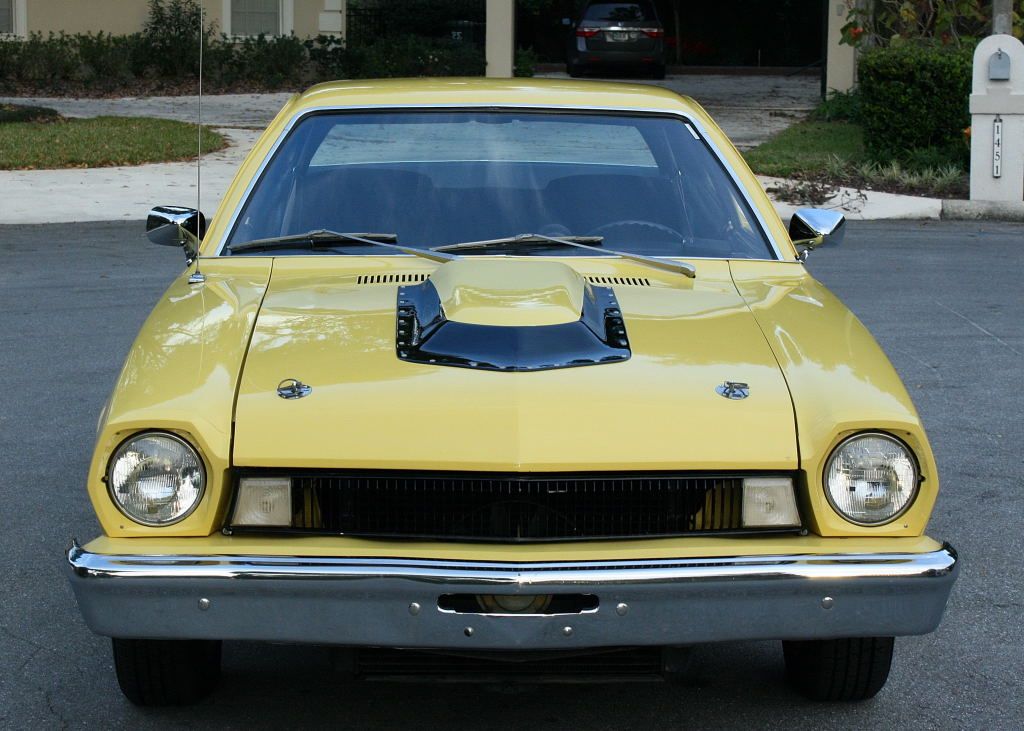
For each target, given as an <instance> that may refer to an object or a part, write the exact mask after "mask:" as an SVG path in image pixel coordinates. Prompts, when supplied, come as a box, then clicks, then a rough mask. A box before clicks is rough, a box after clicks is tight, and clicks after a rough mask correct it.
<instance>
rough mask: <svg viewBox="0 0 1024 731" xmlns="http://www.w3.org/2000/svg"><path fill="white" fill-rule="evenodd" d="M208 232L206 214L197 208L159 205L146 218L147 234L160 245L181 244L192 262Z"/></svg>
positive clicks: (186, 256)
mask: <svg viewBox="0 0 1024 731" xmlns="http://www.w3.org/2000/svg"><path fill="white" fill-rule="evenodd" d="M205 234H206V216H204V215H203V214H202V213H201V212H200V211H197V210H196V209H195V208H185V207H184V206H157V207H156V208H154V209H153V210H151V211H150V212H149V216H148V217H147V218H146V236H147V238H149V240H150V241H152V242H153V243H154V244H159V245H160V246H181V247H183V248H184V249H185V258H186V259H188V263H190V264H191V263H192V262H193V261H194V260H195V258H196V256H197V255H198V253H199V244H200V242H202V240H203V236H204V235H205Z"/></svg>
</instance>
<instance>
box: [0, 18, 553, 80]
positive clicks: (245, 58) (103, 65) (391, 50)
mask: <svg viewBox="0 0 1024 731" xmlns="http://www.w3.org/2000/svg"><path fill="white" fill-rule="evenodd" d="M195 40H197V39H194V42H195ZM195 45H196V53H194V54H178V55H175V54H173V53H172V54H168V53H167V52H166V51H165V50H162V49H165V48H166V45H164V44H160V43H158V44H154V43H152V39H150V38H148V37H147V36H146V34H144V33H135V34H132V35H124V36H114V35H109V34H106V33H97V34H77V35H65V34H59V35H57V34H50V35H48V36H43V35H39V34H35V35H32V36H30V37H29V38H27V39H25V40H0V90H3V89H4V88H6V89H8V90H10V89H15V88H20V89H22V90H24V89H26V88H27V89H29V90H31V91H34V92H48V91H50V92H64V91H68V90H81V91H96V92H110V91H114V90H118V89H120V90H132V89H134V88H139V87H145V88H147V89H154V88H155V89H159V88H180V87H181V86H182V85H183V84H187V83H192V82H194V81H195V79H196V78H197V74H198V68H199V63H198V43H195ZM535 63H536V57H535V56H534V54H533V53H532V52H531V51H519V52H518V53H517V55H516V75H517V76H532V75H533V67H534V64H535ZM484 69H485V61H484V52H483V49H481V48H479V47H478V46H476V45H474V44H472V43H457V42H453V41H450V40H447V39H444V38H426V37H423V36H414V35H404V36H389V37H386V38H379V39H376V40H374V41H372V42H367V43H361V44H349V45H344V44H342V43H340V42H339V41H338V39H337V38H334V37H331V36H318V37H316V38H311V39H308V40H305V41H303V40H300V39H298V38H296V37H294V36H283V37H264V36H259V37H257V38H245V39H233V38H227V37H224V36H221V37H210V38H209V39H207V42H206V45H205V46H204V57H203V83H204V84H205V85H206V87H207V89H209V90H211V91H218V90H228V89H237V88H246V89H265V90H270V89H290V88H297V87H299V86H303V85H308V84H313V83H316V82H319V81H327V80H331V79H360V78H377V77H404V76H480V75H482V74H483V73H484Z"/></svg>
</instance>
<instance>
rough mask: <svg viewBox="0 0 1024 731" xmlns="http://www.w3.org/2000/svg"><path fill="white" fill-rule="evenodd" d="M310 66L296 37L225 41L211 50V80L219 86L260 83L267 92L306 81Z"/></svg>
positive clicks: (261, 37) (206, 70) (208, 71)
mask: <svg viewBox="0 0 1024 731" xmlns="http://www.w3.org/2000/svg"><path fill="white" fill-rule="evenodd" d="M308 72H309V63H308V58H307V54H306V47H305V45H304V44H303V42H302V41H300V40H299V39H298V38H296V37H295V36H270V37H267V36H263V35H260V36H257V37H255V38H244V39H241V40H232V39H229V38H223V39H222V40H221V42H220V43H218V44H215V45H214V46H212V47H211V50H210V64H209V66H208V67H206V68H205V69H204V74H206V73H208V74H209V76H207V78H209V79H211V81H213V82H215V83H216V85H218V86H232V85H235V84H245V83H258V84H259V85H260V86H263V87H267V88H279V87H281V86H285V85H293V86H294V85H296V84H300V83H302V82H304V81H306V77H307V75H308Z"/></svg>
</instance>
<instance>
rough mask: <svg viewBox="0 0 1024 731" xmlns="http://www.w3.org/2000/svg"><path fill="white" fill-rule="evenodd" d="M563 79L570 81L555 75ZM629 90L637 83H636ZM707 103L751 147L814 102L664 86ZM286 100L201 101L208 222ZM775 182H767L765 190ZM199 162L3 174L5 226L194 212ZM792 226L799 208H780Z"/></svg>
mask: <svg viewBox="0 0 1024 731" xmlns="http://www.w3.org/2000/svg"><path fill="white" fill-rule="evenodd" d="M549 76H551V77H555V78H557V77H559V76H561V77H564V74H550V75H549ZM629 83H636V82H634V81H632V80H630V81H629ZM649 83H657V84H659V85H664V86H666V87H668V88H670V89H672V90H674V91H677V92H679V93H682V94H687V95H690V96H692V97H694V98H695V99H697V100H698V101H699V102H701V103H702V104H704V105H705V106H706V108H707V109H708V110H709V111H710V112H711V114H712V116H713V117H715V119H716V120H717V121H718V122H719V124H720V125H721V126H722V128H723V129H724V130H725V132H726V133H727V134H728V135H729V136H730V137H731V138H732V139H733V141H734V142H735V143H736V144H737V146H739V147H741V148H749V147H753V146H756V145H757V144H760V143H761V142H763V141H764V140H766V139H768V137H770V136H771V135H773V134H775V133H777V132H779V131H781V130H782V129H785V128H786V127H787V126H789V125H790V124H792V123H793V122H794V121H797V120H798V119H801V118H802V117H803V116H804V115H805V114H806V113H807V112H808V111H809V110H810V109H811V108H813V106H814V104H815V103H816V102H817V98H818V97H817V95H818V82H817V79H816V78H815V77H810V76H793V77H781V76H725V75H720V76H716V75H700V76H697V75H695V76H673V77H669V78H668V79H666V80H665V81H663V82H649ZM289 96H290V94H287V93H281V94H225V95H219V96H206V97H204V98H203V120H204V122H205V123H207V124H210V125H211V126H214V127H216V128H217V129H218V131H219V132H221V133H222V134H224V135H226V136H227V137H228V139H229V141H230V143H231V145H230V147H228V148H227V149H225V150H222V151H220V152H217V153H212V154H210V155H208V156H205V157H204V159H203V186H202V193H203V195H202V203H201V208H202V210H203V211H205V212H206V213H208V214H212V213H213V211H214V210H215V208H216V206H217V203H218V202H219V201H220V198H221V196H222V195H223V194H224V192H225V191H226V190H227V187H228V185H229V184H230V182H231V179H232V178H233V176H234V174H235V171H236V170H237V169H238V166H239V164H240V163H241V161H242V159H243V158H244V157H245V155H246V154H247V153H248V151H249V149H250V148H251V147H252V145H253V143H254V142H255V141H256V138H257V137H258V135H259V132H260V131H261V130H262V129H263V128H264V127H265V126H266V124H267V123H268V122H269V121H270V120H271V119H272V118H273V117H274V115H275V114H276V113H277V111H278V110H279V109H280V108H281V106H282V105H283V104H284V103H285V101H287V99H288V97H289ZM0 102H9V103H16V104H17V103H20V104H35V105H39V106H46V107H51V108H53V109H56V110H57V111H59V112H60V113H61V114H64V115H65V116H69V117H92V116H99V115H113V116H143V117H160V118H167V119H177V120H182V121H194V120H195V112H196V98H195V97H194V96H193V97H188V96H185V97H148V98H122V99H66V98H31V99H29V98H0ZM778 182H779V181H776V180H772V179H769V178H764V179H762V183H763V184H764V185H765V186H766V187H767V186H772V185H776V184H778ZM195 200H196V167H195V163H194V162H179V163H161V164H154V165H140V166H137V167H109V168H90V169H84V170H83V169H71V170H28V171H0V223H5V224H13V223H23V224H32V223H74V222H84V221H114V220H139V219H142V218H144V217H145V215H146V213H147V212H148V210H149V209H150V208H151V207H152V206H154V205H165V204H166V205H186V206H194V205H195ZM825 205H826V206H828V207H835V208H841V209H842V210H844V211H845V212H846V214H847V215H848V216H849V217H850V218H854V219H877V218H938V217H939V216H940V214H941V211H942V203H941V201H938V200H934V199H927V198H916V197H911V196H898V195H892V194H888V193H867V194H866V195H861V194H859V192H857V191H850V190H840V191H839V192H838V193H837V195H836V197H835V198H834V199H833V200H832V201H829V202H828V203H826V204H825ZM777 208H778V210H779V213H780V215H782V216H783V218H784V219H788V217H789V215H791V213H792V211H793V209H794V206H791V205H789V204H786V203H777Z"/></svg>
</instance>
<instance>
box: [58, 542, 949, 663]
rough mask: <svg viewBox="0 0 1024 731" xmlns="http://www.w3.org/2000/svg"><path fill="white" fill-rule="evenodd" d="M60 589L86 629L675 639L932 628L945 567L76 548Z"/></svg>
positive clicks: (503, 642)
mask: <svg viewBox="0 0 1024 731" xmlns="http://www.w3.org/2000/svg"><path fill="white" fill-rule="evenodd" d="M67 560H68V564H69V566H70V569H71V584H72V587H73V588H74V591H75V594H76V596H77V597H78V603H79V606H80V607H81V610H82V613H83V615H84V616H85V620H86V622H87V623H88V625H89V627H90V628H91V629H92V630H93V631H94V632H96V633H98V634H101V635H109V636H112V637H142V638H164V639H176V638H181V639H184V638H194V639H203V638H206V639H225V640H266V641H275V642H304V643H316V644H334V645H352V646H356V645H358V646H379V647H421V648H446V649H465V650H468V649H505V650H509V649H524V650H526V649H552V648H556V649H558V648H562V649H565V648H587V647H610V646H631V645H686V644H693V643H701V642H716V641H723V640H754V639H812V638H827V637H857V636H897V635H914V634H924V633H926V632H931V631H932V630H934V629H935V628H936V627H937V626H938V624H939V620H940V619H941V618H942V613H943V610H944V609H945V606H946V600H947V598H948V596H949V592H950V589H951V587H952V585H953V581H954V580H955V578H956V573H957V556H956V551H954V550H953V548H952V547H951V546H949V545H948V544H947V545H945V546H943V548H942V549H940V550H938V551H933V552H931V553H921V554H909V553H904V554H835V555H794V556H764V557H762V556H757V557H734V558H701V559H666V560H655V561H594V562H575V563H569V562H551V563H515V564H514V563H487V562H468V561H439V560H421V559H400V558H395V559H366V558H320V557H272V556H110V555H104V554H97V553H90V552H89V551H86V550H85V549H83V548H81V547H80V546H78V545H77V544H75V545H73V546H72V547H71V549H70V550H69V551H68V554H67ZM566 592H571V593H579V594H592V595H595V596H596V597H597V598H598V601H599V604H598V607H597V609H595V610H592V611H585V612H581V613H578V614H559V615H493V614H469V613H456V612H453V611H446V610H442V609H439V607H438V598H439V597H440V596H441V595H442V594H463V593H465V594H550V593H566Z"/></svg>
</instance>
